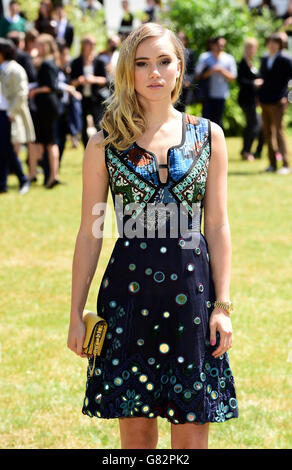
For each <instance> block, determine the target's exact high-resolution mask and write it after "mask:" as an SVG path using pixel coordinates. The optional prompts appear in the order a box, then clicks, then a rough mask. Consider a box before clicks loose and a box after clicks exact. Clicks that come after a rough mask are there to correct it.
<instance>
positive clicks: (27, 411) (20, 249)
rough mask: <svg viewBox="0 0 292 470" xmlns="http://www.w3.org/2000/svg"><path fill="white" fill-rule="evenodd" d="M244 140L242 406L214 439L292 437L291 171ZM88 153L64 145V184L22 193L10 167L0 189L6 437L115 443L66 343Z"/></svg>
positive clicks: (232, 157) (236, 220)
mask: <svg viewBox="0 0 292 470" xmlns="http://www.w3.org/2000/svg"><path fill="white" fill-rule="evenodd" d="M289 144H290V145H289V146H290V148H291V145H292V136H290V135H289ZM240 145H241V141H240V139H238V138H230V139H228V149H229V187H228V207H229V220H230V225H231V232H232V247H233V257H232V282H231V294H232V295H231V298H232V299H233V300H234V303H235V313H234V315H233V330H234V342H233V348H232V349H231V350H230V351H229V357H230V363H231V368H232V370H233V374H234V376H235V380H236V387H237V394H238V401H239V413H240V417H239V419H237V420H230V421H227V422H226V423H224V424H217V423H216V424H211V425H210V440H209V443H210V448H224V449H227V448H244V449H248V448H260V449H266V448H290V447H291V444H292V439H291V433H290V430H291V418H292V416H291V409H292V399H291V397H292V394H291V385H292V378H291V377H292V375H291V369H292V351H291V350H292V344H290V351H289V341H290V340H292V328H291V320H290V318H291V317H290V316H291V308H290V305H291V261H292V256H291V217H290V216H291V182H292V181H291V178H292V175H291V176H290V175H289V176H280V175H275V174H261V173H260V170H262V169H264V168H265V167H266V166H267V160H266V157H265V158H263V159H262V160H259V161H256V162H253V163H249V162H242V161H240V159H239V150H240ZM81 164H82V151H81V149H78V150H71V149H68V150H67V152H66V154H65V155H64V160H63V164H62V169H61V179H62V180H64V181H66V182H67V185H66V186H59V187H56V188H54V189H53V190H51V191H48V190H46V189H44V188H43V187H42V186H41V181H39V183H37V185H36V186H34V187H33V188H32V189H31V191H30V192H29V193H28V194H26V195H25V196H19V195H18V193H17V186H18V184H17V180H16V177H15V176H14V175H10V177H9V193H8V194H4V195H1V198H0V213H1V220H0V224H1V235H2V236H1V238H0V253H1V254H0V257H1V271H0V291H1V310H0V312H1V326H0V343H1V344H0V346H1V364H0V365H1V369H0V371H1V372H0V389H1V392H0V393H1V394H0V399H1V407H0V442H1V444H0V446H1V448H104V449H106V448H119V446H120V444H119V428H118V420H108V421H105V420H98V419H97V418H93V419H90V418H88V417H87V416H84V415H82V414H81V407H82V402H83V396H84V392H85V374H86V361H85V360H82V359H80V358H78V357H77V356H76V355H74V354H73V353H72V352H71V351H69V350H68V349H67V347H66V342H67V328H68V316H69V309H70V290H71V265H72V257H73V250H74V243H75V239H76V235H77V231H78V228H79V222H80V202H81ZM41 179H42V178H39V180H41ZM289 214H290V216H289ZM113 244H114V240H113V239H109V238H105V239H104V245H103V251H102V254H101V258H100V261H99V263H98V268H97V271H96V274H95V277H94V279H93V282H92V285H91V289H90V293H89V297H88V302H87V308H95V304H96V297H97V293H98V289H99V283H100V280H101V276H102V274H103V272H104V269H105V267H106V264H107V262H108V260H109V257H110V254H111V250H112V248H113ZM289 352H290V361H291V362H289V361H288V355H289ZM158 423H159V443H158V448H161V449H166V448H170V432H169V431H170V427H169V426H170V424H169V423H168V422H167V421H166V420H164V419H162V418H159V419H158Z"/></svg>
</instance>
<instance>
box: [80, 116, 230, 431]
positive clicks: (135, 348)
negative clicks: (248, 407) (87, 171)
mask: <svg viewBox="0 0 292 470" xmlns="http://www.w3.org/2000/svg"><path fill="white" fill-rule="evenodd" d="M210 129H211V128H210V121H209V120H207V119H204V118H199V117H196V116H191V115H188V114H185V113H182V141H181V143H180V144H179V145H177V146H173V147H171V148H170V149H169V150H168V153H167V162H168V163H167V166H168V177H167V181H166V182H162V181H161V179H160V176H159V171H158V169H159V168H158V167H159V164H158V161H157V158H156V156H155V155H154V154H153V153H151V152H149V151H147V150H145V149H143V148H142V147H140V146H139V145H138V144H137V143H134V144H132V145H131V146H130V147H129V148H128V149H127V150H125V151H118V150H117V149H116V148H115V147H113V145H109V146H108V147H107V148H106V150H105V159H106V166H107V169H108V173H109V183H110V190H111V193H112V197H113V201H114V207H115V214H116V220H117V225H118V230H119V237H118V238H117V240H116V242H115V245H114V248H113V251H112V253H111V256H110V259H109V262H108V264H107V267H106V269H105V272H104V274H103V277H102V280H101V285H100V288H99V292H98V297H97V312H98V313H99V315H100V316H101V317H103V318H104V319H105V320H106V321H107V322H108V330H107V334H106V338H105V341H104V344H103V348H102V352H101V355H100V356H98V357H97V359H96V363H95V369H94V373H93V376H92V377H90V375H89V368H88V369H87V382H86V391H85V398H84V402H83V407H82V413H83V414H86V415H88V416H90V417H94V416H95V417H98V418H107V419H109V418H118V417H146V418H154V417H157V416H160V417H163V418H166V419H167V420H168V421H169V422H171V423H174V424H182V423H187V422H189V423H190V422H196V423H199V424H203V423H206V422H223V421H226V420H228V419H231V418H237V417H238V405H237V399H236V392H235V384H234V378H233V375H232V370H231V369H230V365H229V357H228V353H227V352H225V353H224V354H223V355H222V356H220V357H218V358H214V357H213V356H212V355H211V354H212V352H213V351H214V350H215V349H216V348H217V346H218V344H219V342H220V334H219V332H217V341H216V345H215V346H211V345H210V329H209V319H210V315H211V313H212V310H213V308H214V307H213V302H214V301H215V300H216V297H215V288H214V281H213V277H212V271H211V265H210V258H209V253H208V243H207V240H206V238H205V237H204V235H203V234H202V233H201V219H202V209H203V205H204V194H205V185H206V179H207V174H208V166H209V162H210V157H211V130H210ZM146 207H147V216H145V214H146ZM149 207H150V208H151V209H152V211H151V210H149ZM166 207H169V210H168V211H166V210H165V208H166ZM178 207H180V211H181V212H180V213H181V214H184V216H185V217H184V218H183V217H181V219H179V218H178V217H176V218H174V216H173V214H175V209H178ZM133 208H134V209H135V210H133ZM155 209H156V210H155ZM178 219H179V220H187V226H186V225H185V223H183V224H180V223H177V222H176V223H173V221H177V220H178ZM129 227H131V230H129ZM135 227H136V232H135ZM145 227H146V229H147V230H149V232H148V231H147V232H146V229H145ZM173 227H175V228H176V229H177V234H175V235H173V231H171V230H173ZM142 228H144V233H143V232H142V231H141V229H142ZM163 229H164V230H165V233H163ZM149 233H151V234H152V235H153V234H154V235H155V236H152V237H149ZM161 233H162V235H163V236H161ZM137 234H138V235H137ZM157 234H158V235H157ZM88 361H89V366H90V367H91V366H92V359H91V358H89V359H88Z"/></svg>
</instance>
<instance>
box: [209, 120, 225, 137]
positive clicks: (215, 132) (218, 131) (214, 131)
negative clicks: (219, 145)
mask: <svg viewBox="0 0 292 470" xmlns="http://www.w3.org/2000/svg"><path fill="white" fill-rule="evenodd" d="M210 126H211V135H212V139H222V137H223V138H225V136H224V131H223V129H222V127H221V126H219V124H217V123H216V122H213V121H210Z"/></svg>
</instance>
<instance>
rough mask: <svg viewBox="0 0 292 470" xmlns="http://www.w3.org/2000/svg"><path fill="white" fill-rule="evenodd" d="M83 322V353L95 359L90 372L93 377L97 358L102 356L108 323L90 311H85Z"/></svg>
mask: <svg viewBox="0 0 292 470" xmlns="http://www.w3.org/2000/svg"><path fill="white" fill-rule="evenodd" d="M83 322H84V324H85V338H84V341H83V352H84V353H85V354H86V355H87V356H88V357H93V365H92V368H91V370H90V377H92V375H93V372H94V368H95V360H96V356H100V353H101V350H102V346H103V343H104V339H105V334H106V330H107V322H106V321H105V320H104V319H103V318H101V317H100V316H99V315H96V314H95V313H93V312H91V311H90V310H84V311H83Z"/></svg>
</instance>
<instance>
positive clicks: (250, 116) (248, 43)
mask: <svg viewBox="0 0 292 470" xmlns="http://www.w3.org/2000/svg"><path fill="white" fill-rule="evenodd" d="M257 49H258V41H257V40H256V39H254V38H248V39H246V40H245V42H244V55H243V58H242V60H241V61H240V63H239V64H238V69H237V73H238V75H237V81H238V83H239V94H238V103H239V105H240V107H241V108H242V110H243V112H244V114H245V118H246V127H245V129H244V133H243V149H242V151H241V157H242V159H243V160H249V161H252V160H254V157H256V158H260V157H261V152H262V148H263V144H264V138H263V132H262V120H261V116H260V114H258V113H257V110H256V108H257V90H258V87H259V86H261V85H262V84H263V80H262V78H260V75H259V72H258V70H257V69H256V67H255V66H254V64H253V62H252V59H253V57H254V56H255V54H256V52H257ZM256 137H257V138H258V145H257V150H256V152H255V154H254V155H253V154H252V153H251V148H252V144H253V142H254V140H255V139H256Z"/></svg>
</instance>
